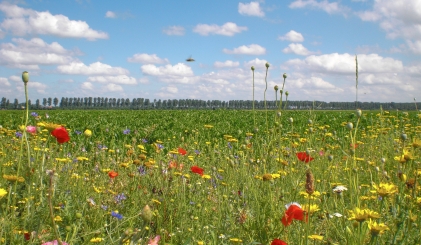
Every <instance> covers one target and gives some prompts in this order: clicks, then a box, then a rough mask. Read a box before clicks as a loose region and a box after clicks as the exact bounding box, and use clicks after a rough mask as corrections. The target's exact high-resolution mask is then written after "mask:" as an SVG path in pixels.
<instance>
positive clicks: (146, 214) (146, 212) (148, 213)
mask: <svg viewBox="0 0 421 245" xmlns="http://www.w3.org/2000/svg"><path fill="white" fill-rule="evenodd" d="M140 216H141V217H142V219H143V221H145V222H151V220H152V216H153V213H152V210H151V208H150V207H149V205H146V206H145V207H144V208H143V209H142V214H141V215H140Z"/></svg>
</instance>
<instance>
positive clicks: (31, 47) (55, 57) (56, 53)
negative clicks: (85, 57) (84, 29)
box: [0, 38, 75, 70]
mask: <svg viewBox="0 0 421 245" xmlns="http://www.w3.org/2000/svg"><path fill="white" fill-rule="evenodd" d="M12 42H13V43H2V44H0V64H2V65H6V66H9V67H14V68H26V69H29V70H38V69H39V65H59V64H67V63H70V62H72V61H73V60H75V59H74V58H73V57H72V56H73V55H75V53H74V52H73V51H70V50H66V49H65V48H63V47H62V46H61V45H60V44H58V43H57V42H52V43H51V44H48V43H46V42H44V41H43V40H42V39H40V38H32V39H30V40H25V39H23V38H13V39H12Z"/></svg>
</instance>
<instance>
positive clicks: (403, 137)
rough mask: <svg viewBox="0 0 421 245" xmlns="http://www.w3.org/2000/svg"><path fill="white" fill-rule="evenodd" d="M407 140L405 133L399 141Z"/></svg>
mask: <svg viewBox="0 0 421 245" xmlns="http://www.w3.org/2000/svg"><path fill="white" fill-rule="evenodd" d="M407 139H408V136H407V135H406V134H405V133H403V134H401V140H404V141H405V140H407Z"/></svg>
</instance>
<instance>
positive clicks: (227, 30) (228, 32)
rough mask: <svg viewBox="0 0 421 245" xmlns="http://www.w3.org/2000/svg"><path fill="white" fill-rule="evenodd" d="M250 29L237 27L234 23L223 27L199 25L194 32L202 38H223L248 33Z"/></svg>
mask: <svg viewBox="0 0 421 245" xmlns="http://www.w3.org/2000/svg"><path fill="white" fill-rule="evenodd" d="M247 29H248V28H247V27H246V26H237V24H235V23H233V22H227V23H225V24H223V25H222V26H218V25H215V24H213V25H208V24H198V25H196V27H195V28H194V29H193V32H196V33H199V34H200V35H202V36H208V35H210V34H214V35H223V36H234V35H235V34H238V33H241V32H242V31H246V30H247Z"/></svg>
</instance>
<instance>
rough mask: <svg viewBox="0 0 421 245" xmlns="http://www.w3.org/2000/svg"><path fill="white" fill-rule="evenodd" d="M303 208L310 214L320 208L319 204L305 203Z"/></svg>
mask: <svg viewBox="0 0 421 245" xmlns="http://www.w3.org/2000/svg"><path fill="white" fill-rule="evenodd" d="M303 210H304V211H305V212H306V213H308V214H312V213H314V212H317V211H319V210H320V208H319V206H317V204H311V205H309V204H304V205H303Z"/></svg>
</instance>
